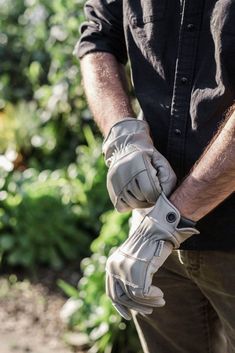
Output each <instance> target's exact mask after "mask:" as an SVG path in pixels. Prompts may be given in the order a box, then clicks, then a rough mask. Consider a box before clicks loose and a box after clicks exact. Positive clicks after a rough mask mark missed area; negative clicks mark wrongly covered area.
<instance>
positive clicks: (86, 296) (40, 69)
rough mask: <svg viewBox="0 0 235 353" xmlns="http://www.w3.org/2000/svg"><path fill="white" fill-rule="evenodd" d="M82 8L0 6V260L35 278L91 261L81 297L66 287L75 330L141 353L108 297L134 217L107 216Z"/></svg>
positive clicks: (22, 1) (31, 1) (69, 1)
mask: <svg viewBox="0 0 235 353" xmlns="http://www.w3.org/2000/svg"><path fill="white" fill-rule="evenodd" d="M83 4H84V0H66V1H65V0H51V1H47V0H17V1H11V0H0V5H1V6H0V14H1V21H0V62H1V65H0V135H1V140H0V259H1V264H2V265H7V266H23V267H25V268H27V269H30V270H32V269H36V268H37V267H39V266H41V265H46V266H48V267H52V268H55V269H58V268H61V267H62V266H63V265H64V264H66V263H68V262H69V261H75V262H77V263H78V268H79V262H80V260H81V259H82V258H83V257H86V258H85V259H84V260H83V261H82V263H81V264H82V269H83V277H82V279H81V280H80V282H79V286H78V289H77V288H73V287H71V286H70V285H68V284H66V283H64V282H62V281H60V286H61V287H62V288H63V289H64V291H65V292H66V293H67V294H68V296H69V297H71V299H70V300H72V301H74V300H75V301H76V310H75V311H73V313H72V314H71V315H69V318H68V321H69V325H70V327H73V328H75V329H79V330H80V331H82V332H83V333H86V334H87V335H88V337H89V341H90V342H91V346H93V349H94V351H95V352H100V353H104V352H105V353H110V352H113V353H114V352H122V353H129V352H135V353H137V352H139V347H138V344H137V343H138V339H137V338H136V334H135V333H134V331H133V327H132V326H131V325H128V326H126V324H125V323H124V322H123V321H122V320H121V318H120V316H119V315H118V314H117V313H116V312H115V311H114V309H113V307H112V305H111V303H110V301H109V299H108V298H107V297H106V295H105V289H104V272H105V269H104V268H105V261H106V258H107V256H108V254H109V252H110V251H111V249H112V248H113V247H116V246H118V245H119V244H120V243H121V242H122V241H123V240H124V239H125V237H126V236H127V231H128V229H127V228H128V217H129V216H128V215H118V214H117V213H116V212H113V211H109V212H108V213H107V211H108V210H110V209H111V204H110V202H109V199H108V196H107V192H106V186H105V176H106V167H105V165H104V161H103V157H102V156H101V141H100V139H99V138H100V134H99V133H98V131H97V128H96V126H95V125H94V123H93V122H92V120H91V115H90V112H89V110H88V109H87V104H86V101H85V98H84V91H83V87H82V85H81V73H80V68H79V64H78V62H77V59H76V58H75V57H74V56H73V54H72V53H73V49H74V46H75V44H76V42H77V40H78V36H79V26H80V24H81V22H82V21H83ZM102 214H103V215H102ZM101 215H102V216H101ZM101 225H103V226H102V230H101V233H100V235H99V237H98V238H96V237H97V236H98V234H99V232H100V228H101ZM94 238H96V239H95V240H94ZM92 240H94V241H93V243H92V246H91V249H90V246H89V245H90V243H91V241H92ZM90 253H91V256H90V257H87V256H89V255H90ZM120 330H121V334H120Z"/></svg>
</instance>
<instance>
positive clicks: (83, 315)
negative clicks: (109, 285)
mask: <svg viewBox="0 0 235 353" xmlns="http://www.w3.org/2000/svg"><path fill="white" fill-rule="evenodd" d="M128 219H129V214H124V215H123V214H118V213H117V212H116V211H109V212H106V213H105V214H103V216H102V223H103V227H102V229H101V232H100V235H99V237H98V238H96V239H95V240H94V241H93V242H92V244H91V250H92V255H91V256H90V257H89V258H85V259H83V260H82V262H81V268H82V270H83V277H82V278H81V280H80V281H79V283H78V289H76V288H73V287H72V286H70V285H68V284H67V283H65V282H63V281H59V286H60V287H61V288H62V289H63V290H64V292H65V293H66V294H67V295H68V296H69V297H70V300H69V302H68V303H67V304H66V305H65V307H64V310H63V314H64V316H66V311H68V314H67V317H66V319H67V321H68V322H69V324H70V326H71V327H72V328H73V329H77V330H79V331H80V332H83V333H86V334H87V336H88V341H89V342H90V345H91V346H92V349H93V350H94V352H97V353H110V352H122V353H130V352H135V353H138V352H141V349H140V346H139V341H138V338H137V335H136V332H135V330H134V328H133V326H132V324H131V323H124V322H123V320H122V319H121V316H120V315H119V314H118V313H117V312H116V311H115V310H114V308H113V307H112V304H111V301H110V300H109V298H108V297H107V296H106V294H105V263H106V260H107V257H108V255H109V253H110V251H112V250H113V249H114V248H115V247H117V246H119V245H120V244H121V243H122V242H123V241H124V240H125V239H126V237H127V234H128ZM72 303H73V304H72ZM66 306H67V307H68V310H66ZM71 307H73V310H71V309H70V308H71ZM93 350H92V351H93Z"/></svg>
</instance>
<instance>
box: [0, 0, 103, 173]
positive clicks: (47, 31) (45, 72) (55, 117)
mask: <svg viewBox="0 0 235 353" xmlns="http://www.w3.org/2000/svg"><path fill="white" fill-rule="evenodd" d="M83 3H84V1H78V0H77V1H72V0H70V1H68V0H67V1H64V0H51V1H46V0H18V1H17V2H14V1H11V0H2V1H1V10H0V13H1V22H0V61H1V66H0V109H2V111H3V112H4V113H5V114H4V115H2V116H1V117H0V126H1V120H3V118H5V119H6V120H7V124H8V123H9V121H11V120H13V122H15V123H16V121H18V120H19V121H18V123H16V125H15V128H18V127H19V125H20V124H22V126H24V128H25V129H26V130H29V126H28V125H27V124H24V122H25V120H26V119H27V116H28V114H27V113H26V112H25V109H24V102H27V104H28V103H29V102H30V111H31V115H34V117H35V125H36V126H35V125H34V128H36V127H37V128H38V129H37V130H36V131H31V134H32V136H31V150H30V152H31V155H32V154H34V155H35V156H36V158H38V154H39V158H40V161H41V164H40V166H41V168H45V167H46V168H55V167H56V168H58V164H59V165H60V166H61V167H63V166H65V165H66V164H67V163H68V162H71V161H73V160H74V158H75V157H76V156H75V152H74V151H75V149H76V146H77V145H79V144H81V143H84V141H85V140H84V135H83V133H82V131H83V130H82V127H83V125H84V124H86V123H87V122H89V124H92V122H91V119H90V113H89V111H88V109H87V105H86V101H85V99H84V92H83V88H82V86H81V74H80V69H79V65H78V61H77V59H76V58H75V57H74V56H73V54H72V53H73V49H74V45H75V43H76V41H77V40H78V37H79V26H80V24H81V22H82V20H83V11H82V8H83ZM9 103H11V104H12V103H13V104H14V112H13V110H12V107H11V109H9V108H8V105H9ZM22 107H23V109H22ZM9 111H10V114H8V112H9ZM13 115H14V117H13ZM27 121H29V119H27ZM31 121H32V120H31ZM11 124H12V123H11ZM92 128H93V130H95V131H96V133H97V130H96V128H95V126H94V124H93V127H92ZM19 143H20V144H21V143H22V140H21V141H19ZM3 147H4V146H2V144H1V145H0V153H2V152H3ZM41 149H43V153H44V152H45V151H46V154H47V160H46V162H45V159H43V158H42V155H43V153H42V152H41ZM44 162H45V165H44Z"/></svg>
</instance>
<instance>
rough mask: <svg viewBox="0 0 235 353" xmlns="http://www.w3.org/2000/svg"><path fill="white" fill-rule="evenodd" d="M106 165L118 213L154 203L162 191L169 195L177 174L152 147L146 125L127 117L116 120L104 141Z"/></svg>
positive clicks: (109, 184) (109, 188)
mask: <svg viewBox="0 0 235 353" xmlns="http://www.w3.org/2000/svg"><path fill="white" fill-rule="evenodd" d="M103 152H104V155H105V160H106V164H107V166H108V167H109V171H108V175H107V189H108V192H109V196H110V199H111V201H112V203H113V205H114V207H115V208H116V209H117V211H119V212H125V211H128V210H131V209H135V208H146V207H150V206H153V205H154V204H155V203H156V201H157V199H158V197H159V195H160V194H161V192H162V191H163V192H164V193H165V194H166V195H169V194H170V193H171V191H172V190H173V188H174V186H175V184H176V175H175V173H174V171H173V170H172V168H171V166H170V164H169V163H168V161H167V160H166V159H165V157H163V156H162V155H161V154H160V153H159V152H158V151H157V150H156V148H155V147H154V146H153V143H152V140H151V137H150V135H149V127H148V124H147V123H146V122H145V121H143V120H137V119H134V118H127V119H124V120H122V121H120V122H118V123H116V124H115V125H114V126H113V127H112V128H111V130H110V133H109V135H108V136H107V138H106V139H105V141H104V143H103Z"/></svg>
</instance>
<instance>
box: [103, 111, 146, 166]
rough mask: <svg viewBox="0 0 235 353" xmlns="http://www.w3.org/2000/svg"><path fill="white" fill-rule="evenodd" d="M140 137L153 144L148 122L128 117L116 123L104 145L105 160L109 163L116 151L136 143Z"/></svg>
mask: <svg viewBox="0 0 235 353" xmlns="http://www.w3.org/2000/svg"><path fill="white" fill-rule="evenodd" d="M137 136H138V137H137ZM139 137H141V139H142V140H143V138H144V139H145V140H146V141H147V143H148V144H149V143H151V144H152V139H151V137H150V135H149V126H148V123H147V122H146V121H144V120H138V119H136V118H131V117H127V118H125V119H122V120H120V121H118V122H117V123H115V124H114V125H113V126H112V127H111V129H110V131H109V133H108V135H107V137H106V138H105V140H104V142H103V145H102V153H103V154H104V156H105V160H106V161H107V160H108V159H109V158H110V157H111V156H112V154H113V152H114V151H115V150H116V149H118V148H120V147H124V146H125V145H127V143H129V144H131V143H134V142H135V139H136V138H137V139H138V138H139ZM143 146H144V144H143Z"/></svg>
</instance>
